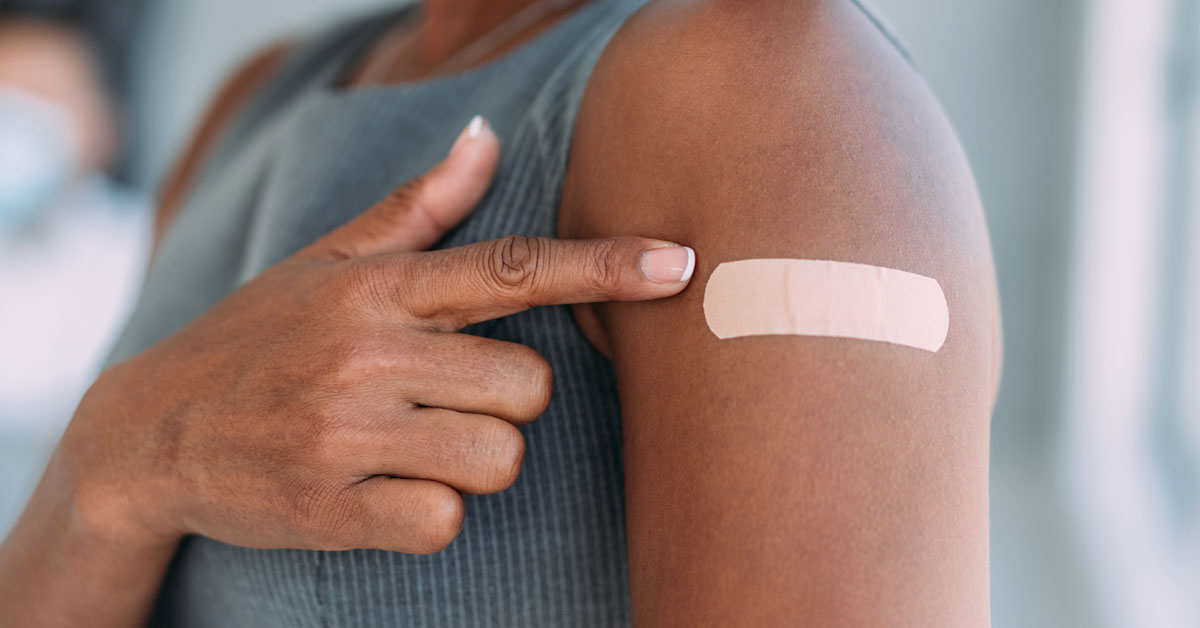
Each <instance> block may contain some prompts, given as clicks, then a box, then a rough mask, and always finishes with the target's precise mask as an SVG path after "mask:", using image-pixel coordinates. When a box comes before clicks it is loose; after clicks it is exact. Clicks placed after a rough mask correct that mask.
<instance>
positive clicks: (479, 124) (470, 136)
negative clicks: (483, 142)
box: [450, 116, 488, 155]
mask: <svg viewBox="0 0 1200 628" xmlns="http://www.w3.org/2000/svg"><path fill="white" fill-rule="evenodd" d="M487 128H488V123H487V120H484V119H483V116H475V117H474V118H471V123H470V124H468V125H467V128H465V129H463V130H462V133H459V134H458V139H457V140H455V141H454V146H451V147H450V154H451V155H453V154H454V153H455V151H457V150H458V149H459V148H461V147H462V146H463V145H464V144H466V143H468V142H471V141H473V140H477V139H479V138H480V137H482V136H483V133H484V131H486V130H487Z"/></svg>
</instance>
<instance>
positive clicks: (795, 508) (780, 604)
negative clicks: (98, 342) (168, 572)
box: [0, 0, 999, 626]
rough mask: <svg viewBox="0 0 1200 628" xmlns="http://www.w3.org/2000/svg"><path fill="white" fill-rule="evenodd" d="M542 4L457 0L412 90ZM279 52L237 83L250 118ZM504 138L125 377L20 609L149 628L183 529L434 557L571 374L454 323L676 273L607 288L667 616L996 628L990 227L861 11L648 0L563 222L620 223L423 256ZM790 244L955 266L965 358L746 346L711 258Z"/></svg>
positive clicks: (432, 33)
mask: <svg viewBox="0 0 1200 628" xmlns="http://www.w3.org/2000/svg"><path fill="white" fill-rule="evenodd" d="M528 2H529V0H511V1H509V0H505V1H500V0H471V1H470V2H468V1H466V0H436V1H433V2H430V3H429V9H430V10H429V12H428V16H429V19H428V21H427V23H426V25H425V26H424V28H425V29H426V31H427V32H425V33H422V38H423V39H422V40H421V41H422V43H421V45H419V46H417V47H416V48H415V49H414V50H415V51H417V52H416V53H415V54H416V55H417V56H416V57H415V58H409V59H399V60H396V59H386V61H387V62H388V63H387V64H386V65H393V66H394V67H395V68H397V69H395V70H394V72H395V73H394V74H393V75H389V77H388V80H389V81H398V80H406V79H407V78H410V77H421V76H424V75H427V72H428V69H429V68H433V67H436V66H437V65H438V64H439V62H440V61H441V60H444V59H445V58H446V57H448V56H449V55H450V54H452V53H453V51H454V50H456V49H458V48H461V46H462V45H465V43H466V42H468V41H470V39H473V36H474V35H475V34H477V33H479V32H484V31H486V30H487V29H488V28H490V27H494V26H495V24H496V23H498V22H499V21H500V20H502V19H503V14H504V11H501V10H499V9H498V7H503V8H505V9H507V10H508V11H509V12H508V13H507V14H511V11H513V10H516V9H517V8H519V7H520V6H523V5H525V4H528ZM558 17H561V16H554V17H553V18H551V19H549V20H547V23H546V24H542V25H538V26H537V27H535V28H534V29H531V31H530V32H529V33H526V34H524V35H523V36H522V37H520V38H517V39H516V40H514V41H513V42H511V43H509V44H506V46H505V47H503V48H502V49H501V50H499V51H497V53H495V54H501V53H502V51H503V49H511V47H513V46H516V45H519V43H520V42H521V41H523V40H525V39H527V38H528V37H530V36H533V35H534V34H536V32H538V31H539V30H541V29H544V28H546V27H547V26H548V25H549V24H550V23H552V21H553V19H557V18H558ZM376 54H377V55H386V54H388V53H387V51H386V50H381V51H378V52H377V53H376ZM267 56H270V55H269V54H268V55H267ZM260 59H261V58H260ZM393 61H398V63H395V64H392V63H391V62H393ZM371 62H372V59H368V60H367V63H368V64H369V63H371ZM380 62H382V61H380ZM264 63H265V65H264V66H263V67H257V66H256V64H254V63H252V64H250V66H249V67H248V68H247V69H246V74H245V75H246V76H249V77H250V78H248V79H247V80H245V81H244V83H243V82H239V81H234V85H233V86H231V88H230V89H229V90H227V93H226V95H224V96H222V97H221V98H218V103H220V102H221V101H222V100H226V99H228V102H229V103H233V104H231V105H229V107H230V108H231V109H232V110H236V108H237V106H238V105H237V103H238V102H244V98H245V97H246V95H248V94H249V93H251V92H252V91H253V89H254V87H255V85H256V84H257V83H258V82H259V81H261V80H262V79H263V78H265V77H266V76H268V75H269V73H270V68H269V67H267V66H270V65H271V63H269V62H264ZM256 68H257V69H256ZM423 72H424V73H426V74H422V73H423ZM216 109H218V110H219V109H222V107H221V105H220V104H218V106H217V107H216ZM223 118H227V115H222V114H220V113H219V111H218V112H216V113H214V114H213V116H211V117H210V119H211V120H215V122H214V123H213V124H211V125H206V129H207V130H205V131H202V132H201V133H200V134H199V135H198V139H197V141H196V142H195V144H194V145H193V151H194V153H193V154H194V155H197V157H195V158H194V159H189V160H187V164H190V165H187V164H185V166H184V167H182V168H181V169H180V172H179V173H177V175H176V177H178V178H179V180H180V183H179V189H178V190H177V191H176V194H184V193H186V188H187V181H188V178H189V177H191V176H192V174H191V171H193V170H194V168H195V166H196V164H197V163H199V162H201V161H202V159H203V157H202V156H203V153H204V152H205V150H206V149H205V148H204V144H205V143H206V142H207V141H209V139H206V138H211V137H212V136H213V135H215V134H216V133H217V132H219V129H220V127H221V126H222V125H223V124H224V122H222V121H221V119H223ZM489 137H491V139H486V138H485V139H484V140H483V141H482V142H481V143H472V142H467V145H468V148H467V149H466V150H467V152H466V153H465V154H463V153H460V154H459V155H458V157H457V158H455V157H452V158H451V159H450V160H449V161H448V162H447V164H449V165H447V164H443V165H442V166H441V167H439V168H438V169H436V170H435V171H433V172H431V173H430V174H429V175H427V176H426V177H424V178H422V179H420V180H418V181H416V182H414V183H412V184H410V185H408V186H405V187H404V188H402V189H400V190H398V191H397V192H396V193H395V194H393V195H392V196H391V197H389V198H388V199H385V200H384V201H382V202H381V203H380V204H379V205H378V206H376V207H375V208H373V209H372V210H371V211H369V212H367V213H366V214H364V216H363V217H362V218H360V219H358V220H356V221H355V222H353V223H351V224H350V225H349V226H347V227H345V228H343V229H342V230H340V231H338V232H336V233H335V234H332V235H331V236H328V237H326V238H324V239H323V240H321V241H320V242H318V243H316V244H314V246H312V247H310V248H309V249H306V250H305V251H304V252H302V253H300V254H298V255H297V256H295V257H293V258H291V259H289V260H287V261H285V262H284V263H282V264H281V265H280V266H277V267H275V268H272V269H270V270H269V271H267V272H266V273H264V274H263V275H262V276H260V277H259V278H257V279H255V280H254V281H252V282H250V283H249V284H247V285H246V286H244V287H243V288H242V289H240V290H239V291H238V292H237V293H235V294H234V295H232V296H231V297H230V298H229V299H227V300H226V301H224V302H222V303H221V304H220V305H218V306H217V307H216V308H215V309H214V310H213V311H211V312H209V313H208V314H206V315H205V316H204V317H202V318H201V319H199V320H198V321H196V322H195V323H194V324H192V325H191V326H189V327H188V328H186V329H185V330H183V331H181V332H180V333H179V334H177V335H176V336H174V337H172V338H170V339H168V340H167V341H165V342H164V343H162V344H160V345H157V346H155V347H153V348H151V349H150V350H149V351H148V352H146V353H145V354H143V355H141V356H138V357H136V358H134V359H133V360H131V361H130V362H127V363H124V364H122V365H118V366H117V367H115V368H114V369H112V370H110V371H108V372H106V373H105V374H104V375H103V376H102V377H101V379H100V380H99V381H98V382H97V383H96V385H94V386H93V388H92V390H91V391H90V392H89V394H88V396H87V397H86V398H85V400H84V402H83V403H82V404H81V406H80V408H79V410H78V412H77V414H76V417H75V419H74V420H73V421H72V424H71V426H70V428H69V429H68V432H67V434H66V436H65V437H64V439H63V441H62V443H61V444H60V447H59V450H58V451H57V452H56V454H55V456H54V458H53V460H52V461H51V463H50V466H49V468H48V469H47V472H46V474H45V476H44V477H43V480H42V484H41V485H40V486H39V488H38V490H37V492H36V494H35V496H34V498H33V500H32V501H31V503H30V504H29V506H28V507H27V509H26V513H25V515H24V516H23V517H22V519H21V521H20V522H19V524H18V526H17V528H16V529H15V530H14V532H13V533H12V534H11V535H10V537H9V538H8V539H6V541H5V543H4V544H3V546H0V624H2V625H21V626H25V625H29V626H36V625H55V626H58V625H87V626H126V625H133V624H137V623H138V622H140V621H141V620H142V618H144V617H145V615H146V613H147V610H148V608H149V605H150V604H151V603H152V601H153V598H154V595H155V593H156V592H157V589H158V586H159V584H160V582H161V578H162V574H163V572H164V570H165V569H166V565H167V563H168V562H169V560H170V557H171V555H172V554H173V552H174V548H175V545H176V544H177V542H178V539H179V537H180V536H181V535H182V534H185V533H199V534H206V535H209V536H213V537H215V538H218V539H221V540H226V541H229V542H234V543H240V544H244V545H252V546H257V547H284V546H286V547H311V548H319V549H343V548H348V547H379V548H386V549H396V550H400V551H411V552H428V551H436V550H437V549H438V548H439V547H442V546H444V545H445V544H446V543H449V542H451V540H452V539H453V536H454V535H455V534H456V533H457V530H458V525H459V523H460V522H461V517H462V516H463V513H462V502H461V500H460V499H459V498H458V493H457V492H456V491H464V492H489V491H495V490H501V489H503V488H504V487H505V486H507V485H508V484H509V483H511V481H512V480H513V479H514V478H515V477H516V473H517V472H518V470H519V464H520V458H521V455H520V454H521V448H522V446H523V444H522V443H520V442H519V440H518V439H519V432H517V431H516V430H515V429H514V428H513V425H514V424H520V423H521V422H524V421H528V420H530V419H531V418H532V417H533V416H536V415H537V414H539V413H540V412H541V408H543V407H544V405H545V402H546V399H547V398H548V396H549V394H550V391H549V389H548V386H549V374H548V372H547V370H546V365H545V362H544V360H542V359H541V358H540V356H536V354H533V353H532V352H531V351H529V350H528V349H524V348H521V347H518V346H515V345H509V344H506V343H499V342H495V341H488V340H481V339H478V338H469V337H463V336H460V335H458V334H456V333H454V332H455V331H456V330H457V329H459V328H460V327H461V326H463V325H465V324H467V323H469V322H471V321H473V320H480V319H481V318H490V317H495V316H501V315H504V314H506V313H509V312H513V311H516V310H517V309H521V308H524V307H528V306H530V305H536V304H538V303H550V302H556V303H574V302H584V301H602V300H608V299H620V300H634V299H650V298H658V297H670V296H671V295H675V294H679V296H677V297H674V298H668V299H666V300H663V301H660V302H656V303H653V304H621V305H606V306H604V307H599V308H590V307H587V308H584V307H581V308H577V309H576V314H577V318H578V320H579V322H580V325H581V327H582V328H583V329H584V330H585V332H586V333H587V334H588V336H589V338H590V339H591V340H592V341H593V343H594V344H596V346H597V347H598V348H600V349H601V350H603V351H605V352H607V353H609V354H610V355H611V356H613V357H614V359H615V362H616V366H617V371H618V377H619V380H620V395H621V403H622V409H623V413H624V414H623V420H624V426H625V457H626V466H627V475H626V480H627V502H628V518H629V553H630V567H631V574H630V575H631V585H632V594H633V603H634V613H635V618H636V623H637V625H638V626H659V625H663V626H666V625H705V626H709V625H711V626H719V625H764V626H765V625H770V626H775V625H798V624H799V625H830V626H868V625H869V626H878V625H889V626H891V625H921V626H939V625H947V626H979V625H986V624H987V622H988V612H987V440H988V414H989V412H990V407H991V403H992V400H993V396H994V382H995V381H996V380H995V378H996V375H997V373H998V363H999V362H998V360H999V356H998V352H997V351H995V350H994V349H993V347H995V346H996V343H997V340H998V335H997V333H996V331H995V330H996V303H995V292H994V283H993V280H992V269H991V256H990V251H989V249H988V243H987V236H986V231H985V229H984V226H983V222H982V216H981V212H980V209H979V204H978V199H977V197H976V193H975V190H974V187H973V184H972V183H971V177H970V173H969V171H968V169H967V167H966V164H965V161H964V159H963V157H962V155H961V152H960V151H959V149H958V145H957V142H956V140H955V139H954V137H953V135H952V133H951V132H950V130H949V128H948V126H947V125H946V123H945V121H944V120H943V118H942V117H941V114H940V113H939V111H938V109H937V107H936V105H935V104H934V103H933V101H932V99H931V97H930V96H929V95H928V93H927V92H926V91H925V89H924V88H923V87H922V86H921V85H920V82H919V80H918V79H917V78H916V77H915V76H914V75H913V74H912V72H911V70H910V69H908V68H907V67H906V66H905V65H904V63H903V62H902V61H901V60H900V59H899V58H898V57H897V56H896V53H895V52H894V51H893V50H891V49H890V48H889V47H888V46H887V44H886V43H885V42H884V41H883V40H882V39H881V38H880V36H879V34H878V33H877V32H875V31H873V30H872V27H871V26H870V25H869V24H868V23H866V21H865V19H864V18H863V17H862V16H861V15H860V14H858V13H856V12H855V11H854V10H853V8H852V7H851V6H850V5H849V4H848V3H842V2H785V1H784V0H762V1H761V2H754V3H749V2H734V1H732V0H724V1H716V0H707V1H692V2H663V1H661V0H660V1H657V2H654V3H652V4H651V5H650V6H649V7H648V8H647V9H646V10H644V11H643V12H641V13H640V14H638V15H637V16H635V17H634V18H633V19H632V20H631V22H630V23H629V24H628V25H627V26H626V27H624V28H623V29H622V31H621V33H619V35H618V36H617V38H616V39H615V40H614V41H613V43H612V44H611V46H610V47H609V50H608V51H607V52H606V53H605V55H604V58H603V59H602V60H601V63H600V65H599V67H598V68H597V73H596V75H595V77H594V79H593V81H592V84H591V86H590V87H589V90H588V95H587V98H586V102H585V106H584V110H583V112H582V114H581V117H580V121H579V127H578V129H577V136H576V145H575V147H574V151H573V154H572V164H571V170H570V176H569V181H568V183H567V189H566V193H565V197H564V204H563V207H562V223H561V225H560V228H561V232H562V235H564V236H568V237H591V236H599V237H602V238H604V239H600V240H589V241H581V242H574V243H568V242H556V241H549V240H527V239H521V238H517V239H509V240H503V241H499V242H492V243H481V244H480V245H475V246H472V247H465V248H463V249H455V250H451V251H441V252H436V253H416V252H414V251H417V250H420V249H422V248H424V247H427V246H429V245H430V244H431V243H432V242H434V241H436V240H437V239H438V236H439V235H440V234H441V233H444V231H445V230H446V229H448V228H450V227H451V226H453V224H455V223H456V222H457V221H458V220H461V218H462V217H463V216H465V214H466V213H467V212H469V211H470V208H471V206H472V205H473V204H474V202H475V200H476V199H478V197H479V195H481V194H482V193H483V189H485V188H486V179H487V177H488V176H490V173H491V169H492V168H494V164H495V158H496V150H497V147H496V145H495V144H494V136H489ZM462 142H463V140H461V139H460V144H461V143H462ZM167 205H171V203H168V204H167ZM171 213H172V212H171V209H170V207H167V208H166V209H164V211H163V212H162V220H163V221H164V223H165V222H166V221H169V219H170V215H171ZM628 233H645V234H647V235H651V236H655V237H660V238H663V239H664V240H668V241H677V242H683V243H686V244H690V245H693V246H694V247H695V248H696V249H697V252H698V253H697V256H698V264H697V268H696V276H695V279H696V280H697V281H695V282H693V284H694V285H691V287H690V288H688V287H687V286H686V285H684V284H680V283H668V284H655V283H652V282H647V281H646V280H645V278H644V277H643V276H642V275H641V274H640V272H639V266H638V262H639V261H640V255H641V252H642V250H643V249H645V248H646V247H655V246H661V245H662V242H660V241H657V240H642V239H637V238H628V237H622V238H617V239H611V238H610V237H609V236H617V235H620V234H628ZM775 256H778V257H806V258H817V259H841V260H846V261H855V262H862V263H870V264H877V265H882V266H889V267H894V268H901V269H905V270H909V271H912V272H917V273H920V274H923V275H926V276H930V277H934V278H936V279H938V281H939V282H941V284H942V286H943V288H944V289H945V291H946V296H947V299H948V302H949V306H950V312H951V329H950V335H949V337H948V339H947V343H946V346H945V347H944V348H943V349H942V350H941V351H940V352H939V353H937V354H928V353H926V352H921V351H918V350H915V349H908V348H904V347H897V346H890V345H882V344H878V343H868V342H862V341H848V340H842V339H830V338H800V337H792V338H779V337H760V338H745V339H737V340H733V341H717V340H716V339H715V338H714V337H713V336H712V335H711V334H709V333H708V331H707V328H706V327H705V325H704V321H703V313H702V311H701V308H700V303H701V298H702V294H703V286H704V280H705V279H706V278H707V276H708V275H709V274H710V273H711V272H712V270H713V268H715V266H716V265H717V264H718V263H720V262H721V261H727V260H732V259H742V258H748V257H775ZM396 277H403V278H404V281H403V283H402V284H399V283H397V281H396V279H395V278H396ZM685 288H686V289H685ZM681 290H682V291H683V292H682V293H680V291H681ZM281 321H282V322H281ZM384 338H386V340H387V341H386V342H384V341H383V340H382V339H384ZM213 347H217V349H215V350H214V349H213ZM414 360H417V361H419V362H420V364H421V366H419V367H416V366H411V365H410V363H411V362H412V361H414ZM432 373H436V374H443V375H442V376H440V377H431V376H430V374H432ZM347 390H349V391H353V392H352V394H346V393H345V392H344V391H347ZM336 391H341V392H336ZM429 405H433V406H435V407H432V408H431V407H425V406H429ZM434 414H436V415H437V417H436V420H435V419H434V417H433V415H434ZM446 423H450V424H452V425H453V427H452V429H444V427H440V426H443V425H444V424H446ZM298 425H299V426H300V427H301V428H302V429H297V426H298ZM409 441H412V442H417V443H421V444H422V446H419V447H409V446H402V444H403V443H406V442H409ZM131 444H132V445H136V446H132V447H131ZM351 451H353V452H354V454H353V455H350V454H348V452H351ZM362 451H369V452H371V455H370V456H360V455H359V452H362ZM464 453H465V454H466V455H464ZM264 477H265V478H268V482H266V483H264V482H262V480H261V478H264ZM251 478H253V482H254V484H253V485H250V484H248V483H249V482H251V481H252V480H251ZM381 522H382V523H381Z"/></svg>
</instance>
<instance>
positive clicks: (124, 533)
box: [43, 364, 183, 547]
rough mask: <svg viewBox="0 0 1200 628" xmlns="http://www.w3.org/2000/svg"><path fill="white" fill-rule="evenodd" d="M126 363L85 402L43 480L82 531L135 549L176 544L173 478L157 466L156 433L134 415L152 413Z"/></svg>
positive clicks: (102, 380)
mask: <svg viewBox="0 0 1200 628" xmlns="http://www.w3.org/2000/svg"><path fill="white" fill-rule="evenodd" d="M129 368H130V367H129V365H128V364H121V365H117V366H114V367H112V368H109V369H108V370H106V371H105V372H104V373H102V374H101V376H100V377H99V378H98V379H97V380H96V382H95V383H94V384H93V385H92V387H91V388H90V389H89V390H88V392H87V394H86V395H85V396H84V399H83V401H82V402H81V403H80V405H79V408H78V409H77V410H76V413H75V416H74V418H72V420H71V424H70V425H69V426H68V428H67V431H66V433H65V434H64V435H63V438H62V441H61V442H60V443H59V447H58V449H57V450H56V451H55V452H54V456H53V457H52V458H51V460H50V464H49V466H48V467H47V470H46V476H45V478H44V479H43V481H44V482H46V483H47V484H48V485H49V486H48V488H49V489H50V490H52V491H53V492H54V493H55V494H56V495H59V496H61V499H62V502H63V503H62V507H63V508H64V516H66V517H67V521H69V522H70V523H71V525H72V526H73V527H74V528H76V529H77V530H78V531H79V532H80V533H82V534H84V535H87V536H92V537H95V538H96V539H97V540H103V541H107V542H112V543H118V544H123V545H130V546H146V547H157V546H164V545H165V546H174V545H175V544H177V543H178V541H179V539H180V538H182V536H183V531H182V530H180V529H179V527H178V526H176V525H174V524H173V523H172V521H173V520H174V518H173V517H172V516H171V514H170V513H171V507H170V505H171V503H172V502H171V500H169V499H166V497H167V496H169V495H171V494H172V493H173V492H172V491H170V488H169V487H166V486H164V484H166V483H167V481H168V479H169V474H165V473H161V472H160V471H161V470H159V469H156V466H157V465H155V464H154V463H153V461H152V458H153V451H154V448H153V447H152V446H151V442H152V440H153V439H152V434H153V430H147V429H145V428H144V427H143V426H141V425H140V424H139V423H140V422H139V421H138V419H137V416H135V413H134V412H133V409H134V408H137V409H138V411H137V414H138V415H140V414H141V413H143V412H147V411H149V407H148V404H146V403H145V402H144V400H138V399H134V398H133V395H134V394H135V393H136V392H137V391H136V390H134V389H131V388H130V386H129V382H132V381H136V379H134V378H131V377H130V376H129V374H128V370H129Z"/></svg>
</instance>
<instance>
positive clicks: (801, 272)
mask: <svg viewBox="0 0 1200 628" xmlns="http://www.w3.org/2000/svg"><path fill="white" fill-rule="evenodd" d="M704 318H705V320H707V321H708V328H709V329H710V330H712V333H713V334H715V335H716V336H717V338H721V339H727V338H738V337H741V336H766V335H778V334H783V335H797V336H831V337H838V338H858V339H862V340H877V341H880V342H890V343H894V344H898V345H905V346H908V347H915V348H917V349H924V350H926V351H932V352H937V351H938V350H939V349H941V348H942V344H943V343H945V342H946V333H947V331H948V330H949V326H950V313H949V310H948V309H947V307H946V295H945V294H944V293H943V292H942V287H941V286H940V285H938V282H937V281H935V280H933V279H931V278H929V277H924V276H921V275H916V274H913V273H909V272H905V271H902V270H896V269H893V268H883V267H880V266H869V265H866V264H854V263H850V262H832V261H825V260H806V259H748V260H740V261H736V262H725V263H723V264H721V265H719V266H717V268H716V270H714V271H713V273H712V275H711V276H710V277H709V279H708V286H707V287H706V288H705V291H704Z"/></svg>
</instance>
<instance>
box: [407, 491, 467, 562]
mask: <svg viewBox="0 0 1200 628" xmlns="http://www.w3.org/2000/svg"><path fill="white" fill-rule="evenodd" d="M421 501H422V503H421V504H420V506H419V507H418V511H419V512H420V513H421V514H422V518H421V522H420V524H419V525H418V526H417V528H416V531H415V536H416V538H414V539H413V541H414V545H415V546H416V547H414V548H413V549H414V552H413V553H416V554H433V553H436V552H440V551H442V550H444V549H446V548H447V547H449V546H450V544H451V543H453V542H454V539H456V538H458V534H459V533H460V532H461V531H462V527H463V522H464V521H465V519H466V509H465V507H464V505H463V500H462V497H461V496H459V494H458V493H457V492H455V491H454V490H452V489H450V488H448V487H445V486H437V487H431V489H430V490H427V491H425V492H424V493H423V495H422V497H421Z"/></svg>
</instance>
